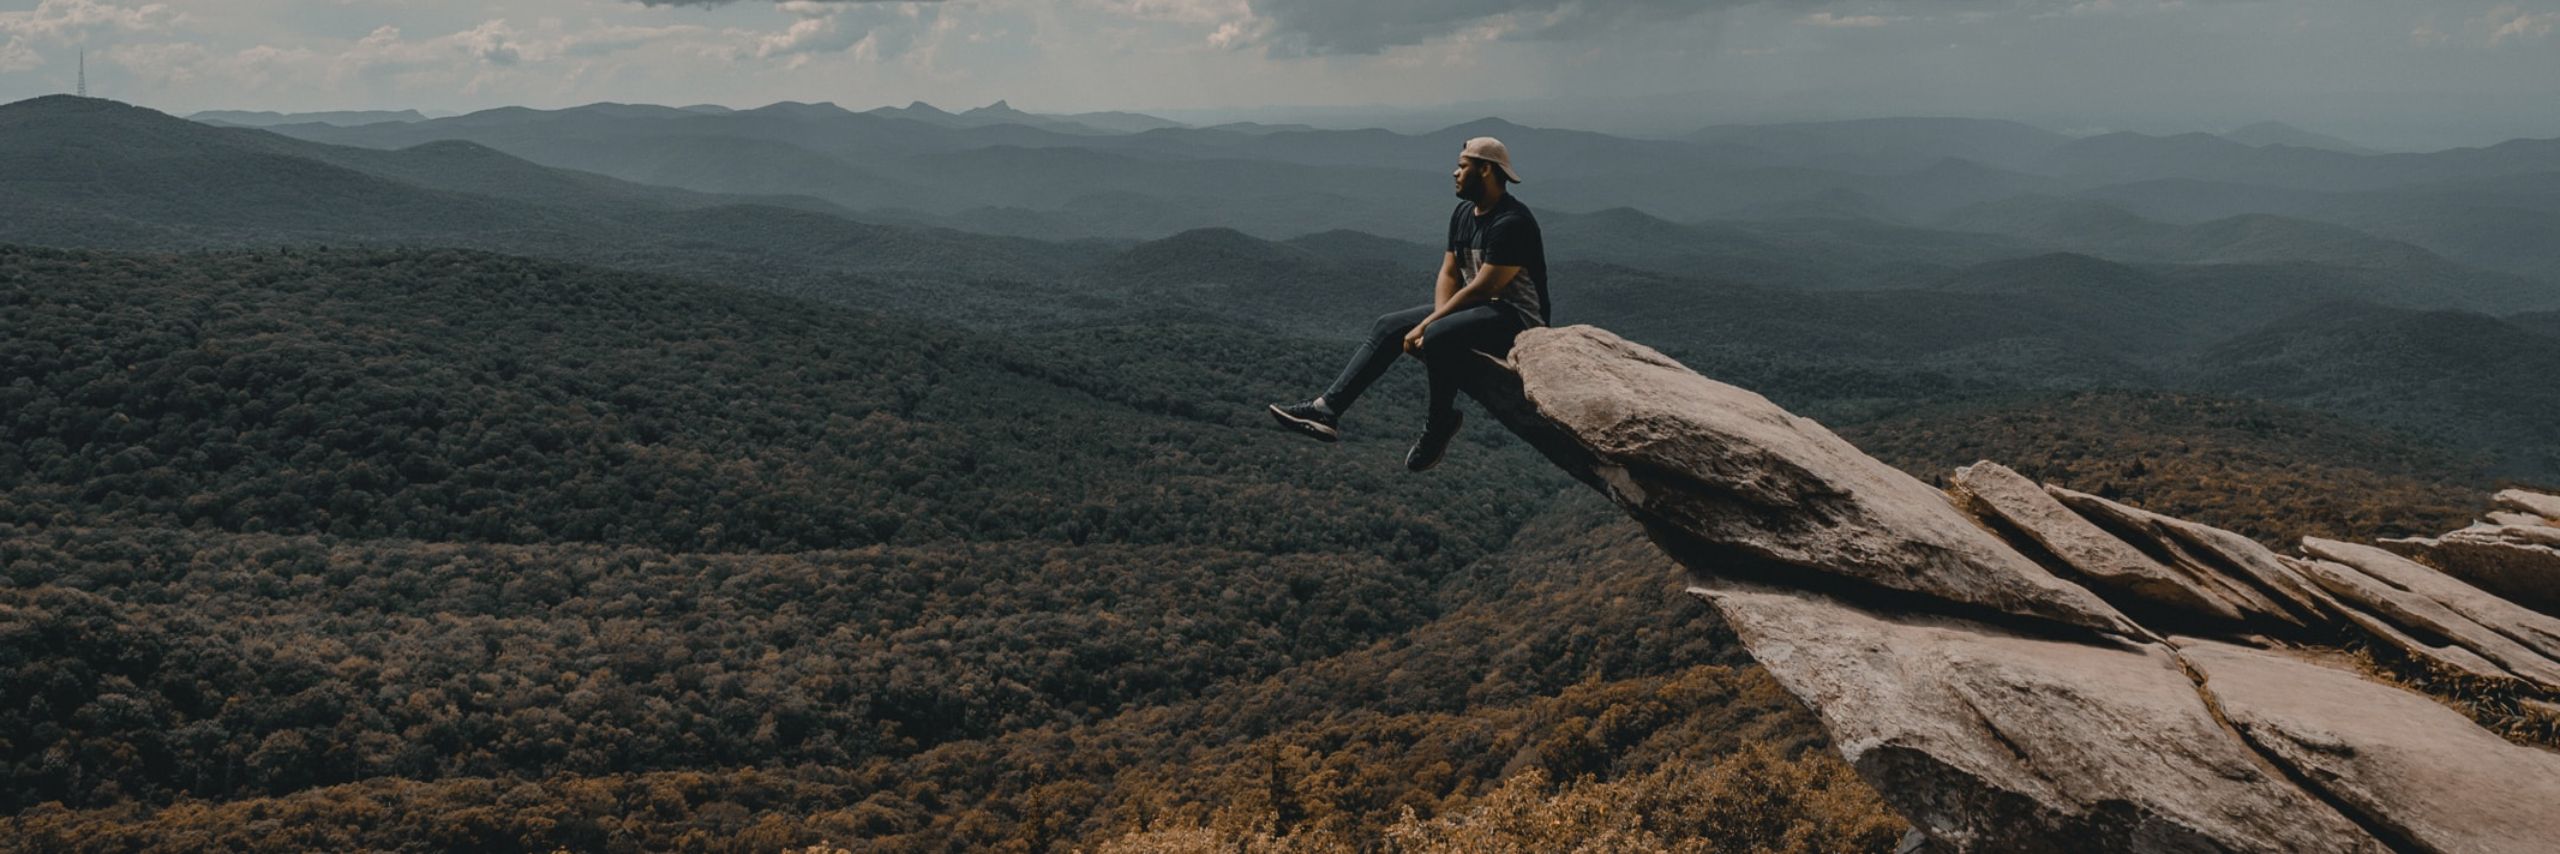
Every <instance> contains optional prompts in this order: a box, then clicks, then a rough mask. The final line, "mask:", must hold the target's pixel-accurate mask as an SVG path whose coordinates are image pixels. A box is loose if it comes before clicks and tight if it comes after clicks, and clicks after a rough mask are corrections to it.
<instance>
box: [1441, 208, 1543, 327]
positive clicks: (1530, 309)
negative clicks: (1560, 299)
mask: <svg viewBox="0 0 2560 854" xmlns="http://www.w3.org/2000/svg"><path fill="white" fill-rule="evenodd" d="M1449 251H1451V252H1455V253H1457V254H1458V284H1459V285H1460V286H1462V287H1463V286H1464V285H1465V284H1466V283H1467V282H1471V281H1475V277H1476V271H1477V270H1480V269H1483V268H1484V265H1486V264H1493V265H1496V266H1502V267H1518V268H1520V275H1517V276H1513V277H1511V281H1510V283H1509V284H1506V285H1504V286H1503V288H1502V291H1501V292H1500V293H1496V294H1494V295H1493V304H1494V305H1497V306H1501V307H1503V308H1505V309H1508V310H1510V311H1511V312H1512V313H1513V314H1515V315H1517V316H1518V317H1519V318H1520V325H1521V326H1523V327H1529V326H1545V325H1547V317H1548V312H1549V311H1550V309H1551V308H1552V304H1551V303H1549V302H1548V301H1547V247H1546V242H1545V241H1544V240H1543V239H1541V238H1540V237H1539V235H1538V218H1537V217H1534V216H1531V215H1530V214H1529V206H1528V205H1524V204H1521V203H1520V197H1518V196H1514V195H1511V194H1509V193H1504V194H1503V196H1502V201H1501V202H1499V203H1497V204H1495V205H1494V206H1493V209H1492V210H1489V211H1486V212H1484V215H1483V216H1477V215H1476V203H1474V202H1459V203H1458V209H1457V210H1455V211H1452V212H1450V214H1449Z"/></svg>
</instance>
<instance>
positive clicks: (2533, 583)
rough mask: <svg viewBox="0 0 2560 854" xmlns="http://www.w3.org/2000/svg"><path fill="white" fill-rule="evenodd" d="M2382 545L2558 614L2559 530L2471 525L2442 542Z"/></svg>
mask: <svg viewBox="0 0 2560 854" xmlns="http://www.w3.org/2000/svg"><path fill="white" fill-rule="evenodd" d="M2490 515H2491V516H2492V517H2496V516H2508V517H2513V516H2514V515H2516V514H2497V513H2493V514H2490ZM2382 546H2383V547H2384V548H2387V549H2390V550H2392V551H2395V552H2398V553H2400V554H2403V555H2407V556H2410V557H2414V558H2420V559H2423V560H2425V561H2426V562H2428V563H2430V564H2433V565H2435V566H2436V567H2437V568H2439V569H2442V570H2444V571H2445V574H2447V575H2451V576H2453V577H2455V578H2460V579H2462V580H2464V581H2467V582H2470V583H2471V584H2472V585H2474V586H2477V587H2479V588H2480V589H2482V590H2486V591H2489V592H2491V593H2495V594H2497V595H2499V596H2502V597H2505V598H2507V599H2508V600H2510V601H2513V602H2515V603H2517V604H2520V605H2524V606H2527V607H2530V608H2534V609H2537V610H2540V611H2541V612H2543V613H2545V614H2560V527H2551V526H2548V525H2540V524H2534V525H2512V524H2490V525H2473V526H2471V527H2468V528H2464V529H2462V530H2459V531H2454V532H2452V533H2449V534H2445V535H2444V536H2441V537H2410V538H2406V539H2392V540H2383V541H2382Z"/></svg>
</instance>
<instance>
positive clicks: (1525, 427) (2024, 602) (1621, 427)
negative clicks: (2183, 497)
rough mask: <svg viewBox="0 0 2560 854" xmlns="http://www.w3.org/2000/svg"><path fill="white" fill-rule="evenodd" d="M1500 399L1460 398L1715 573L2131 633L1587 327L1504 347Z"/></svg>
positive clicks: (1721, 393) (1640, 351)
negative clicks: (1803, 581)
mask: <svg viewBox="0 0 2560 854" xmlns="http://www.w3.org/2000/svg"><path fill="white" fill-rule="evenodd" d="M1509 364H1510V366H1511V367H1512V372H1510V374H1509V375H1510V376H1511V377H1513V378H1516V380H1517V382H1518V386H1517V391H1516V395H1517V400H1516V401H1515V400H1511V399H1509V398H1510V397H1511V395H1512V394H1513V392H1512V391H1511V390H1510V389H1505V388H1500V387H1486V386H1485V385H1484V384H1482V383H1479V384H1478V386H1479V387H1478V389H1477V394H1476V397H1477V398H1478V399H1479V400H1480V401H1483V402H1484V403H1485V404H1486V406H1487V407H1488V408H1491V409H1493V410H1495V412H1496V414H1497V415H1498V416H1500V417H1502V418H1503V420H1504V422H1505V423H1506V424H1509V425H1511V426H1512V427H1513V429H1514V430H1515V431H1516V432H1519V433H1521V435H1522V436H1524V437H1526V438H1528V439H1529V440H1530V442H1531V444H1533V445H1536V446H1538V447H1539V448H1540V450H1542V451H1544V452H1546V453H1547V455H1548V456H1549V457H1550V458H1551V459H1554V460H1555V461H1556V462H1557V463H1558V464H1559V465H1561V466H1563V467H1565V468H1566V470H1567V471H1570V472H1574V473H1575V474H1576V476H1578V477H1581V478H1583V479H1584V480H1585V481H1586V482H1591V483H1594V484H1595V485H1597V486H1600V487H1601V488H1602V489H1603V491H1605V492H1607V493H1608V494H1609V495H1610V497H1611V498H1612V499H1613V500H1615V501H1616V502H1617V503H1618V504H1619V505H1620V506H1621V507H1623V508H1624V509H1626V510H1627V511H1629V513H1630V515H1633V516H1634V517H1635V518H1636V519H1637V521H1639V522H1642V523H1644V524H1645V526H1646V528H1647V530H1648V532H1649V533H1652V534H1653V535H1654V537H1655V539H1656V541H1657V542H1661V543H1663V545H1664V546H1665V549H1666V550H1669V551H1672V552H1673V553H1674V556H1675V557H1684V556H1683V555H1681V554H1680V552H1681V551H1683V550H1684V549H1687V548H1688V547H1690V546H1694V545H1697V544H1710V545H1711V546H1712V548H1714V549H1716V550H1717V551H1718V552H1719V553H1720V554H1722V555H1725V556H1728V557H1732V558H1736V559H1734V560H1718V559H1716V558H1714V557H1711V556H1705V555H1698V554H1690V555H1687V556H1685V557H1684V560H1690V561H1694V562H1692V568H1695V569H1701V570H1704V571H1710V572H1713V571H1716V570H1717V567H1714V566H1698V565H1697V563H1710V562H1711V563H1716V564H1719V565H1724V566H1728V567H1730V568H1733V569H1740V568H1742V567H1743V566H1744V565H1745V564H1749V563H1752V562H1755V561H1765V562H1770V563H1774V564H1777V565H1779V566H1780V567H1782V568H1783V570H1782V571H1784V572H1788V573H1804V574H1828V575H1832V576H1836V577H1839V578H1841V579H1846V580H1848V581H1850V582H1853V583H1855V584H1859V585H1871V586H1873V587H1875V588H1882V589H1885V590H1891V591H1901V592H1905V593H1916V594H1921V595H1924V596H1929V597H1934V598H1938V599H1942V600H1946V601H1950V602H1957V603H1963V604H1965V605H1971V606H1978V607H1980V608H1984V609H1989V610H1992V611H1997V612H2000V613H2005V614H2012V615H2017V616H2021V617H2028V618H2037V619H2044V620H2051V621H2055V622H2060V623H2066V624H2070V625H2075V626H2082V627H2087V628H2092V629H2097V630H2101V631H2110V632H2132V631H2138V629H2135V628H2134V627H2133V626H2132V624H2131V622H2130V621H2128V620H2126V619H2125V618H2124V616H2123V615H2121V614H2119V613H2117V612H2116V610H2115V609H2114V608H2113V607H2110V606H2109V605H2108V604H2107V603H2106V602H2105V601H2104V600H2102V599H2100V598H2098V597H2097V596H2096V595H2095V594H2093V593H2090V592H2089V591H2088V590H2087V589H2085V588H2082V587H2080V586H2079V585H2076V584H2073V583H2071V582H2068V581H2064V580H2062V579H2059V578H2055V577H2054V576H2053V575H2052V574H2051V573H2048V572H2046V571H2044V569H2043V568H2041V567H2039V566H2037V565H2036V564H2035V562H2034V561H2032V560H2029V559H2027V557H2026V556H2024V555H2022V554H2019V553H2018V552H2017V550H2015V549H2012V548H2010V547H2009V546H2008V545H2007V544H2006V543H2003V542H2001V541H2000V540H1999V539H1998V538H1997V537H1994V536H1992V535H1991V534H1990V533H1989V532H1986V531H1984V530H1982V529H1981V528H1979V527H1976V526H1975V525H1974V524H1973V522H1972V520H1970V519H1968V518H1966V516H1965V515H1964V514H1963V513H1962V512H1959V511H1958V510H1957V509H1956V508H1955V506H1954V505H1953V504H1952V503H1950V502H1949V501H1948V500H1947V498H1946V496H1945V495H1944V494H1942V493H1940V492H1939V491H1938V490H1936V489H1934V488H1931V487H1930V486H1929V485H1928V484H1925V483H1921V482H1920V481H1919V480H1917V479H1915V478H1913V477H1911V476H1910V475H1907V474H1904V473H1902V472H1901V471H1899V470H1896V469H1894V468H1893V467H1891V466H1888V465H1885V464H1884V463H1882V462H1879V461H1877V460H1876V459H1874V458H1872V457H1869V456H1867V455H1866V454H1864V453H1861V452H1860V451H1859V450H1858V449H1857V448H1856V447H1855V446H1853V445H1851V444H1849V442H1848V441H1847V440H1845V439H1842V438H1840V437H1839V436H1838V435H1837V434H1834V433H1832V432H1831V431H1830V430H1829V429H1826V428H1824V427H1823V426H1822V425H1821V424H1818V423H1815V422H1814V421H1812V420H1810V419H1806V418H1801V417H1798V416H1796V415H1794V414H1793V413H1790V412H1787V411H1786V410H1784V409H1781V408H1779V407H1778V406H1777V405H1776V404H1773V403H1770V402H1769V400H1768V399H1767V398H1764V397H1761V396H1760V395H1758V394H1754V393H1752V392H1750V391H1746V390H1744V389H1740V388H1736V387H1734V386H1731V385H1726V384H1724V383H1720V382H1716V381H1714V380H1710V379H1707V378H1706V377H1703V376H1700V375H1698V374H1697V373H1696V372H1694V371H1691V370H1689V369H1688V368H1687V367H1685V366H1683V365H1681V364H1680V363H1679V362H1676V361H1673V360H1672V359H1670V358H1669V357H1666V356H1664V355H1662V354H1661V353H1659V352H1656V351H1654V350H1653V349H1652V348H1649V347H1645V346H1643V345H1639V344H1634V343H1631V342H1629V341H1627V340H1626V339H1623V338H1619V337H1618V336H1616V335H1614V334H1611V333H1609V332H1607V331H1605V330H1600V329H1596V328H1593V327H1588V326H1571V327H1564V328H1550V329H1532V330H1529V331H1526V332H1523V333H1521V334H1520V336H1519V338H1518V339H1517V340H1516V341H1515V343H1514V344H1513V345H1512V350H1511V358H1510V362H1509Z"/></svg>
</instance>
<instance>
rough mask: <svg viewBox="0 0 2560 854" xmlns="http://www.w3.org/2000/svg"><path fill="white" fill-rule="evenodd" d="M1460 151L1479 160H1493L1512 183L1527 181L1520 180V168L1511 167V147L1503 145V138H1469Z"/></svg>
mask: <svg viewBox="0 0 2560 854" xmlns="http://www.w3.org/2000/svg"><path fill="white" fill-rule="evenodd" d="M1458 153H1459V154H1461V155H1464V156H1467V157H1473V158H1475V159H1477V160H1490V161H1493V163H1494V165H1496V166H1500V167H1502V174H1503V176H1504V177H1508V178H1510V179H1511V183H1514V184H1519V183H1525V182H1523V181H1521V180H1520V170H1518V169H1513V168H1511V149H1508V148H1504V147H1502V140H1499V139H1494V138H1493V137H1489V136H1479V137H1476V138H1474V139H1470V140H1467V147H1465V148H1463V149H1459V150H1458Z"/></svg>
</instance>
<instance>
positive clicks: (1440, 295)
mask: <svg viewBox="0 0 2560 854" xmlns="http://www.w3.org/2000/svg"><path fill="white" fill-rule="evenodd" d="M1463 284H1465V283H1463V282H1460V281H1458V253H1456V252H1443V253H1441V254H1440V277H1439V278H1438V279H1436V280H1433V281H1432V283H1431V308H1432V309H1433V310H1435V311H1436V310H1438V309H1439V308H1440V307H1441V306H1444V305H1448V304H1449V296H1450V295H1451V294H1455V293H1457V292H1458V287H1459V286H1460V285H1463Z"/></svg>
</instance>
